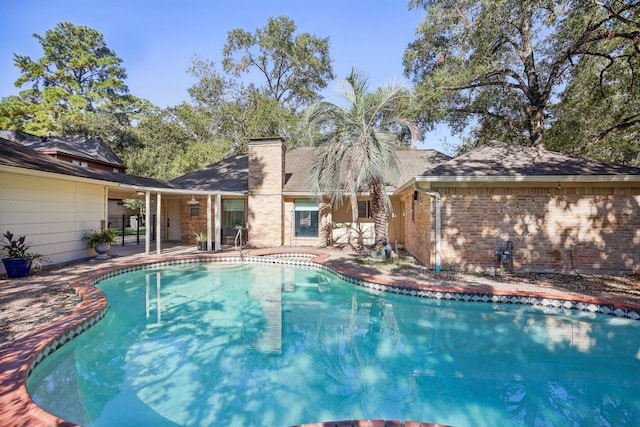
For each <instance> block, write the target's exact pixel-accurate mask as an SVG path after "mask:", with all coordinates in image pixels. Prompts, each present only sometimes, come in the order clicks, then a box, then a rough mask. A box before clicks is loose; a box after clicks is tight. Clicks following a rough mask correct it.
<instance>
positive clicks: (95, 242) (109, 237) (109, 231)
mask: <svg viewBox="0 0 640 427" xmlns="http://www.w3.org/2000/svg"><path fill="white" fill-rule="evenodd" d="M117 238H118V230H115V229H113V228H105V229H104V230H102V231H94V232H93V233H91V234H90V235H89V237H87V240H88V241H89V247H90V248H91V249H93V250H95V251H96V252H97V253H98V256H97V257H96V259H109V255H107V252H109V250H110V249H111V244H113V243H115V242H116V239H117Z"/></svg>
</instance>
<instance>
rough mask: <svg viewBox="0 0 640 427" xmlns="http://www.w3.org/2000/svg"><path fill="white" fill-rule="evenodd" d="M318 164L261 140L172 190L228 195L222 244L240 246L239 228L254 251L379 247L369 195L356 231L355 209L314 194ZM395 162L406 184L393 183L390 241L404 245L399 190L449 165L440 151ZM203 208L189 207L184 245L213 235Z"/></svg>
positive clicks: (405, 154) (220, 218) (300, 151)
mask: <svg viewBox="0 0 640 427" xmlns="http://www.w3.org/2000/svg"><path fill="white" fill-rule="evenodd" d="M313 156H314V149H313V148H295V149H293V150H291V151H288V152H287V151H286V150H285V148H284V143H283V141H282V140H281V139H280V138H262V139H254V140H252V141H251V142H250V143H249V154H248V155H239V156H233V157H230V158H228V159H225V160H222V161H221V162H218V163H215V164H213V165H210V166H208V167H206V168H204V169H201V170H198V171H195V172H193V173H191V174H187V175H184V176H182V177H179V178H176V179H174V180H172V181H171V182H172V183H173V184H175V185H177V186H179V187H181V188H184V189H186V188H190V189H193V190H199V191H204V192H206V191H208V192H217V193H218V194H220V195H221V200H220V201H219V208H217V209H214V212H213V214H212V216H216V214H215V211H216V210H217V211H218V212H220V214H219V215H217V216H216V218H217V219H216V223H218V222H219V223H220V231H219V233H221V234H220V239H221V242H222V244H233V243H234V241H235V236H236V234H237V233H238V229H237V228H236V227H242V228H244V229H245V241H248V243H249V245H251V246H253V247H272V246H314V247H317V246H326V245H349V244H357V243H358V242H360V243H362V244H372V243H373V239H374V236H373V222H372V220H371V218H370V217H369V209H368V198H369V196H368V191H366V190H365V191H362V192H361V193H360V195H359V196H358V200H359V201H358V216H359V220H358V222H359V224H352V215H351V213H350V210H349V204H348V203H343V204H342V205H341V206H339V207H332V206H330V205H329V204H328V200H327V199H326V198H325V199H321V200H317V198H316V195H315V194H314V193H313V192H312V191H311V189H310V186H309V184H308V183H307V175H308V173H307V172H308V170H309V165H310V162H311V160H312V158H313ZM396 157H397V158H398V162H399V163H400V165H401V167H400V171H401V176H400V177H399V179H397V180H396V182H388V183H387V191H388V194H389V196H390V199H391V203H392V206H393V211H392V212H390V213H389V224H390V229H389V240H390V242H391V243H393V244H396V243H397V244H398V245H402V244H404V239H405V231H404V221H403V216H404V212H405V211H406V209H405V206H404V202H403V201H402V200H401V199H400V198H398V197H395V196H394V190H395V189H396V188H398V187H399V186H400V184H402V183H403V182H406V181H407V180H409V179H410V178H411V177H413V176H415V175H417V174H420V173H422V172H424V171H425V170H427V169H430V168H432V167H433V166H435V165H437V164H439V163H441V162H443V161H445V160H448V159H449V157H448V156H446V155H444V154H442V153H439V152H437V151H435V150H410V151H400V150H399V151H397V152H396ZM196 202H197V204H196V203H193V202H192V204H191V205H190V206H186V205H185V206H183V209H182V213H183V215H182V221H181V229H182V240H183V241H188V240H189V238H193V235H194V233H197V232H198V231H202V230H205V229H206V228H207V223H206V218H205V217H204V215H203V214H202V213H201V212H202V211H201V210H200V209H199V206H200V205H204V204H205V201H204V200H202V199H196ZM194 206H197V207H196V208H194ZM216 206H217V205H216ZM205 212H206V210H205ZM216 247H219V246H218V245H216Z"/></svg>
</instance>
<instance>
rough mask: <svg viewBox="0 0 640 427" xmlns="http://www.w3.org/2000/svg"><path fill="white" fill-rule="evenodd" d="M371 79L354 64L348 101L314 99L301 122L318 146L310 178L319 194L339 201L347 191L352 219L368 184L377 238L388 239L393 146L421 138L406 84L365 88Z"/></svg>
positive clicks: (347, 81)
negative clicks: (388, 185)
mask: <svg viewBox="0 0 640 427" xmlns="http://www.w3.org/2000/svg"><path fill="white" fill-rule="evenodd" d="M367 83H368V82H367V79H366V78H365V77H364V76H363V75H362V74H360V73H358V72H356V71H355V69H354V70H352V71H351V74H350V75H349V76H348V77H347V78H346V79H344V81H343V91H342V93H341V95H342V97H343V98H344V99H345V100H346V101H348V103H349V104H350V105H349V106H348V107H342V106H339V105H336V104H333V103H330V102H316V103H314V104H312V105H311V106H310V107H309V108H308V109H307V111H305V114H304V116H303V120H302V124H303V126H304V129H305V130H306V131H307V136H308V138H309V139H310V140H311V141H312V143H313V145H315V146H317V148H318V151H317V156H316V157H315V158H314V161H313V162H312V165H311V168H310V173H309V183H310V185H311V186H312V188H313V189H314V191H315V192H316V194H319V195H324V196H327V197H329V198H330V200H331V204H332V205H334V206H336V207H339V206H340V205H341V203H342V198H343V196H344V195H346V196H348V197H349V201H350V207H351V214H352V222H353V223H354V224H356V223H357V222H358V204H357V203H358V202H357V195H358V192H362V191H364V190H366V189H368V190H369V197H370V201H371V217H372V218H373V221H374V231H375V239H376V242H379V241H386V240H388V230H389V224H388V221H387V209H388V208H390V201H389V198H388V196H387V193H386V184H387V182H388V181H389V180H394V179H395V178H397V176H398V174H399V171H398V165H397V161H396V157H395V154H394V150H396V149H398V148H401V147H402V146H403V145H404V146H405V147H406V145H407V143H406V142H403V140H402V139H403V137H404V138H406V137H407V136H410V137H411V142H412V143H413V142H414V141H416V140H417V139H418V138H420V130H419V128H418V124H417V121H416V120H415V119H414V118H412V117H410V111H411V109H410V108H409V107H410V105H411V101H412V95H413V94H412V92H411V90H409V89H408V88H407V87H405V86H403V85H388V86H385V87H382V88H378V90H376V91H375V92H371V93H369V92H368V91H367V89H368V84H367Z"/></svg>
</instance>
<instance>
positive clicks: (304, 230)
mask: <svg viewBox="0 0 640 427" xmlns="http://www.w3.org/2000/svg"><path fill="white" fill-rule="evenodd" d="M295 204H296V207H295V236H296V237H318V204H317V203H315V202H313V201H311V200H296V201H295Z"/></svg>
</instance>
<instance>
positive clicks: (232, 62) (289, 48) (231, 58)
mask: <svg viewBox="0 0 640 427" xmlns="http://www.w3.org/2000/svg"><path fill="white" fill-rule="evenodd" d="M296 28H297V27H296V24H295V23H294V22H293V21H292V20H291V19H289V18H287V17H278V18H269V21H268V23H267V25H266V26H265V27H263V28H258V29H257V30H256V31H255V33H250V32H247V31H245V30H242V29H239V28H237V29H234V30H231V31H229V33H228V37H227V43H226V44H225V46H224V49H223V55H224V59H223V62H222V65H223V67H224V70H225V71H226V72H230V73H233V74H236V75H238V74H240V73H243V72H249V71H251V70H255V71H257V72H258V73H259V74H261V75H262V77H264V79H265V86H264V87H262V88H261V91H262V92H264V93H265V94H267V95H268V96H269V97H271V98H273V99H274V100H276V101H279V102H282V103H283V104H285V105H288V106H290V107H292V108H297V107H300V106H303V105H306V104H308V103H310V102H312V101H315V100H316V99H317V98H318V93H319V92H320V90H322V89H324V88H325V87H326V86H327V84H328V81H330V80H332V79H333V78H334V76H333V68H332V67H331V59H330V58H329V39H328V38H324V39H322V38H318V37H315V36H313V35H311V34H309V33H302V34H298V35H296V36H295V37H294V32H295V31H296Z"/></svg>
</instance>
